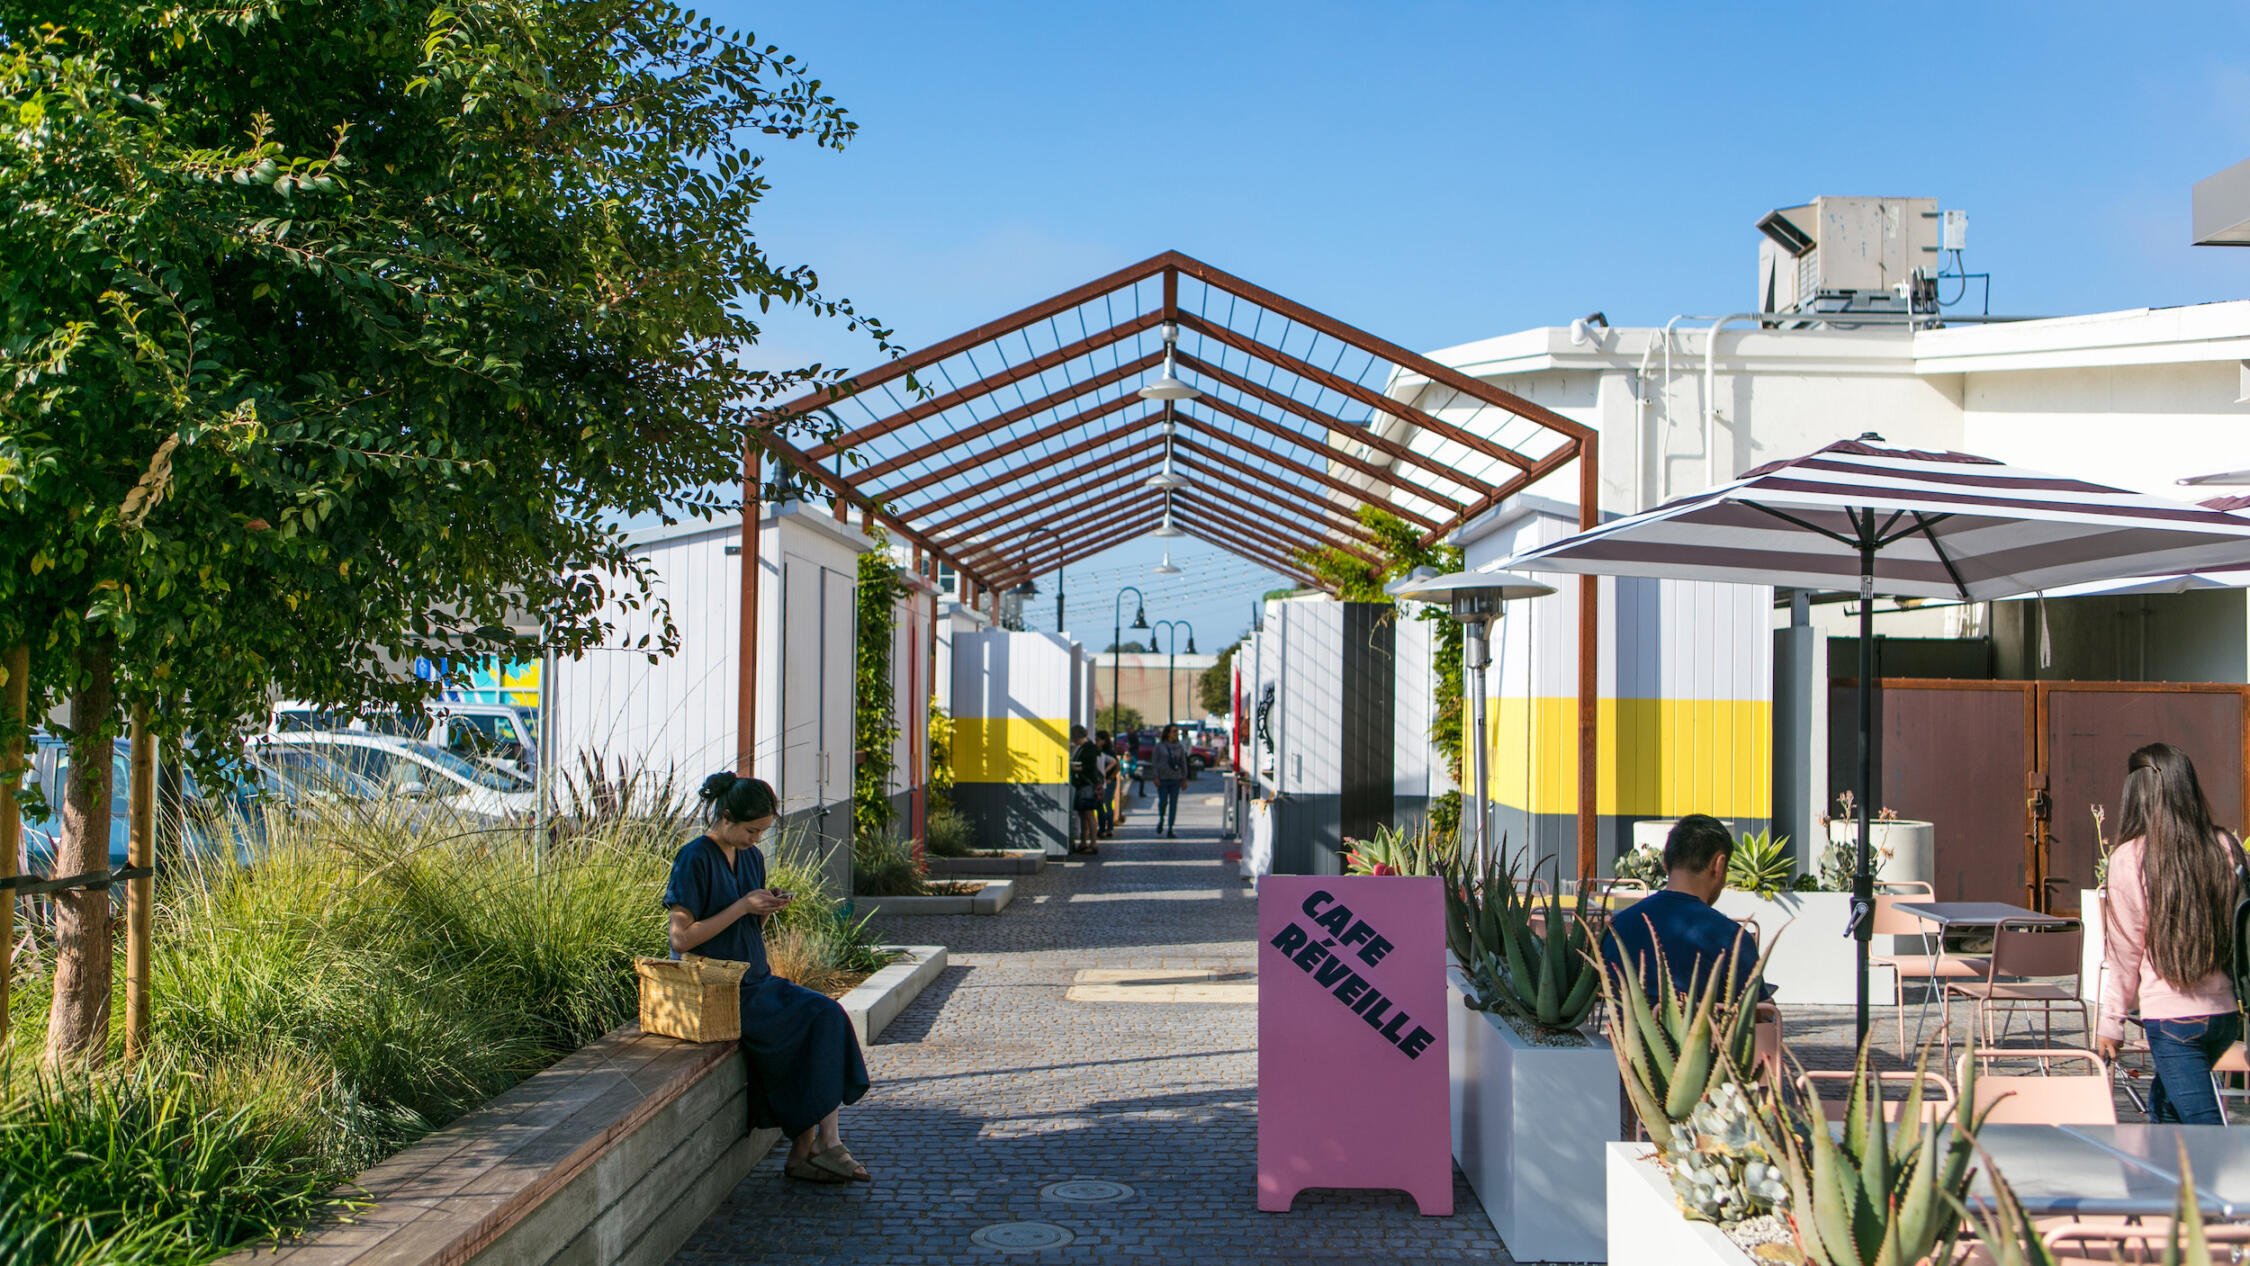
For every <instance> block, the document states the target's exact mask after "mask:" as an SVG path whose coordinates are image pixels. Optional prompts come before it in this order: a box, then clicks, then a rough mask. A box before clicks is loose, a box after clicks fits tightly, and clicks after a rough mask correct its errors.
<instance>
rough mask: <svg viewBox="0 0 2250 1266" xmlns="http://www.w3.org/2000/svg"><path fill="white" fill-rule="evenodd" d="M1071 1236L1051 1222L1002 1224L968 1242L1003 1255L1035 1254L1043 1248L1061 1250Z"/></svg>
mask: <svg viewBox="0 0 2250 1266" xmlns="http://www.w3.org/2000/svg"><path fill="white" fill-rule="evenodd" d="M1070 1241H1071V1234H1070V1232H1069V1231H1067V1230H1065V1229H1063V1228H1062V1227H1059V1226H1056V1225H1055V1224H1054V1223H1052V1222H1003V1223H1001V1224H1000V1225H998V1226H988V1227H986V1228H984V1229H983V1230H981V1231H976V1232H974V1233H972V1234H971V1235H970V1236H969V1242H970V1243H972V1244H977V1245H981V1246H982V1247H985V1248H996V1249H999V1250H1000V1251H1001V1252H1003V1253H1023V1252H1035V1251H1037V1250H1039V1249H1043V1248H1061V1247H1062V1246H1063V1245H1065V1244H1068V1243H1070Z"/></svg>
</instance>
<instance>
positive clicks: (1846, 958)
mask: <svg viewBox="0 0 2250 1266" xmlns="http://www.w3.org/2000/svg"><path fill="white" fill-rule="evenodd" d="M1851 903H1852V894H1850V893H1848V892H1784V893H1779V894H1776V895H1774V896H1771V897H1761V896H1758V895H1757V894H1756V893H1750V892H1742V891H1739V890H1737V889H1733V888H1729V889H1727V890H1726V891H1725V892H1723V893H1721V894H1720V895H1719V913H1721V914H1723V915H1726V916H1727V917H1728V918H1730V919H1742V918H1752V919H1756V920H1757V921H1758V938H1759V945H1760V947H1761V948H1769V949H1770V948H1772V947H1773V946H1774V944H1775V942H1774V936H1775V934H1776V933H1780V932H1781V931H1782V929H1783V928H1788V932H1787V934H1786V935H1783V936H1782V938H1781V941H1780V952H1779V953H1776V954H1774V955H1772V956H1770V957H1768V958H1767V959H1766V983H1767V984H1769V985H1772V986H1773V987H1774V989H1775V991H1776V992H1775V994H1774V1001H1775V1002H1777V1003H1780V1004H1781V1005H1782V1006H1784V1007H1789V1006H1816V1007H1849V1006H1854V1005H1857V1003H1858V1002H1859V983H1858V981H1859V976H1858V961H1859V956H1858V951H1857V946H1856V943H1855V942H1853V941H1852V940H1850V939H1849V938H1847V937H1846V936H1845V935H1844V924H1845V922H1846V920H1848V919H1849V918H1850V917H1851ZM1792 924H1794V926H1791V925H1792ZM1897 942H1904V945H1903V946H1896V945H1895V943H1897ZM1920 945H1921V938H1920V937H1914V936H1905V937H1890V936H1878V937H1876V938H1875V941H1874V943H1873V944H1872V945H1870V946H1869V947H1868V948H1869V950H1870V951H1871V952H1872V953H1874V954H1877V955H1881V954H1890V953H1907V954H1919V953H1921V952H1922V951H1921V948H1920ZM1891 977H1892V972H1891V969H1890V968H1888V967H1885V966H1882V965H1881V964H1870V965H1869V966H1868V969H1867V997H1868V1001H1869V1002H1870V1003H1871V1004H1873V1005H1876V1006H1884V1007H1888V1006H1889V1005H1890V1003H1891V999H1892V998H1894V997H1896V996H1897V995H1896V994H1895V993H1893V992H1892V984H1891Z"/></svg>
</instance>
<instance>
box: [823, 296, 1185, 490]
mask: <svg viewBox="0 0 2250 1266" xmlns="http://www.w3.org/2000/svg"><path fill="white" fill-rule="evenodd" d="M1163 323H1164V316H1163V314H1162V313H1158V312H1144V313H1142V314H1141V315H1139V316H1136V317H1132V318H1130V319H1128V320H1124V321H1119V322H1118V323H1117V324H1115V325H1113V326H1110V327H1109V328H1108V329H1106V330H1103V331H1101V332H1100V333H1098V334H1090V335H1088V336H1086V337H1085V338H1082V339H1079V340H1078V341H1077V342H1075V343H1066V344H1064V345H1062V346H1061V347H1058V348H1056V349H1055V350H1053V351H1051V352H1046V353H1043V354H1041V355H1038V356H1034V357H1032V358H1031V359H1030V360H1027V361H1024V362H1023V363H1022V364H1019V365H1013V366H1010V367H1009V368H1008V369H1006V370H1004V371H1002V372H1000V373H997V374H992V375H989V376H987V377H984V378H979V379H978V380H976V381H975V382H972V383H970V384H969V385H968V386H966V387H962V388H960V389H958V390H956V391H949V392H947V393H945V394H944V395H942V396H936V397H933V398H931V399H928V400H924V401H922V402H921V403H920V404H915V405H909V406H907V407H906V408H904V409H901V410H899V411H898V412H897V413H893V414H891V415H889V416H888V417H885V418H882V419H881V420H879V421H877V422H875V423H874V424H873V425H870V426H863V427H860V428H859V429H858V430H856V431H847V432H845V433H844V434H842V435H839V436H837V437H836V438H835V439H834V440H831V441H829V442H828V443H825V444H818V445H815V446H813V447H812V448H810V449H807V450H806V454H805V455H806V456H808V457H811V458H812V459H813V460H814V461H826V460H827V459H829V458H831V457H834V456H835V455H836V454H838V453H840V452H843V451H845V450H846V449H851V448H856V447H858V446H859V445H862V444H866V443H870V442H872V441H874V440H879V439H882V438H883V437H884V436H886V435H890V434H892V433H893V432H896V431H901V430H904V429H905V428H907V427H909V426H912V425H914V424H915V423H917V422H921V421H924V420H926V419H929V418H934V417H937V416H938V415H939V414H942V413H944V412H945V411H946V410H948V409H952V408H957V407H959V406H960V405H964V404H967V403H968V402H969V401H971V400H975V399H978V398H980V397H983V396H988V395H991V394H992V393H994V392H996V391H998V390H1000V389H1001V388H1002V387H1010V386H1014V385H1015V384H1016V383H1019V382H1022V381H1023V380H1024V379H1026V378H1030V377H1034V376H1036V375H1039V374H1043V373H1045V372H1047V371H1048V370H1050V369H1053V368H1055V367H1056V366H1058V365H1067V364H1069V363H1070V362H1072V361H1074V360H1077V359H1078V358H1079V357H1081V356H1085V355H1087V354H1089V353H1092V352H1098V351H1100V350H1101V349H1102V348H1105V347H1107V346H1109V345H1110V344H1112V343H1122V342H1124V341H1125V340H1126V339H1129V338H1133V337H1135V336H1136V335H1139V334H1143V333H1146V332H1147V331H1149V330H1152V329H1155V328H1156V327H1157V326H1159V325H1162V324H1163Z"/></svg>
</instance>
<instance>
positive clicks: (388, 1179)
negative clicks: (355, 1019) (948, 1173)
mask: <svg viewBox="0 0 2250 1266" xmlns="http://www.w3.org/2000/svg"><path fill="white" fill-rule="evenodd" d="M748 1113H749V1108H748V1104H747V1102H746V1097H745V1070H744V1067H743V1062H742V1055H741V1053H740V1052H739V1051H738V1050H737V1049H736V1048H735V1045H734V1043H732V1042H716V1043H709V1044H700V1045H699V1044H696V1043H690V1042H678V1041H674V1040H672V1039H670V1038H661V1037H648V1036H644V1035H643V1034H642V1033H641V1031H640V1029H639V1027H638V1026H628V1027H626V1028H622V1029H619V1030H617V1031H616V1032H614V1033H611V1034H609V1035H608V1036H606V1037H604V1038H602V1039H601V1040H599V1041H597V1042H595V1043H594V1044H593V1045H591V1046H588V1047H587V1048H585V1049H584V1050H581V1051H579V1052H577V1053H576V1054H573V1055H571V1056H569V1057H567V1058H565V1059H564V1060H562V1061H561V1062H560V1063H558V1064H556V1065H555V1066H554V1067H552V1068H549V1069H547V1070H546V1071H545V1072H542V1073H539V1074H538V1075H536V1076H534V1077H532V1078H530V1079H529V1080H527V1081H525V1082H524V1083H523V1084H521V1085H519V1086H517V1087H515V1088H514V1089H513V1090H510V1091H508V1092H507V1093H505V1094H503V1095H501V1096H500V1097H499V1098H497V1099H494V1100H492V1101H491V1102H490V1103H487V1104H485V1105H484V1106H482V1107H480V1108H478V1109H476V1110H475V1111H473V1112H470V1113H469V1114H467V1115H466V1116H463V1117H462V1118H461V1119H460V1120H458V1121H455V1122H454V1123H453V1124H451V1125H449V1126H447V1127H446V1128H444V1129H442V1130H439V1131H438V1132H436V1133H435V1134H432V1135H430V1136H429V1137H428V1138H426V1139H424V1140H422V1141H421V1142H420V1143H417V1144H415V1145H414V1146H413V1147H410V1148H407V1149H406V1150H405V1151H403V1152H400V1153H399V1154H398V1155H396V1156H393V1157H391V1158H390V1159H389V1160H386V1161H384V1162H383V1163H382V1164H380V1165H377V1166H376V1167H375V1168H373V1169H370V1170H368V1171H367V1172H366V1173H364V1174H361V1175H360V1176H359V1179H358V1181H357V1183H356V1184H354V1188H352V1189H349V1190H354V1191H355V1192H356V1193H358V1194H361V1196H362V1198H364V1199H367V1200H371V1201H372V1202H373V1207H372V1208H369V1209H366V1210H363V1211H362V1212H360V1213H358V1214H355V1215H353V1216H352V1218H351V1220H350V1221H348V1222H346V1221H338V1222H335V1223H331V1224H324V1225H321V1226H316V1227H314V1228H312V1229H311V1230H308V1231H307V1232H306V1233H305V1234H304V1235H302V1236H300V1237H298V1238H295V1239H292V1240H289V1241H287V1242H285V1243H283V1244H281V1245H278V1246H267V1247H263V1248H259V1249H255V1250H252V1251H249V1252H244V1253H237V1254H235V1255H234V1256H233V1257H230V1258H228V1259H227V1264H228V1266H410V1264H411V1266H457V1264H460V1263H470V1262H475V1263H484V1264H487V1266H499V1264H502V1263H505V1264H506V1266H518V1264H521V1266H545V1264H547V1263H554V1264H556V1266H610V1264H611V1263H631V1264H633V1266H640V1264H642V1263H650V1264H653V1263H660V1262H663V1261H665V1260H667V1259H669V1258H670V1257H671V1255H672V1253H673V1251H674V1250H676V1249H677V1248H678V1247H679V1246H680V1245H681V1244H682V1243H684V1242H686V1240H687V1238H688V1236H689V1235H690V1234H692V1233H693V1232H694V1231H695V1229H696V1227H698V1226H700V1225H702V1223H703V1221H704V1220H705V1219H706V1218H708V1217H709V1216H710V1215H711V1213H712V1211H713V1210H715V1209H716V1208H718V1206H719V1204H720V1202H721V1201H723V1200H725V1199H726V1196H727V1193H728V1192H730V1191H732V1190H733V1189H734V1187H735V1185H736V1184H737V1183H739V1182H741V1181H742V1179H743V1177H744V1176H745V1175H746V1174H748V1173H749V1171H750V1169H751V1167H752V1166H753V1165H755V1164H756V1163H757V1162H758V1160H759V1159H760V1158H762V1157H763V1156H764V1155H765V1154H766V1153H767V1152H769V1151H771V1150H772V1148H773V1146H774V1144H775V1143H777V1142H779V1141H780V1140H781V1131H779V1130H761V1131H759V1132H758V1133H756V1134H746V1129H747V1126H748V1122H749V1115H748Z"/></svg>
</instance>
